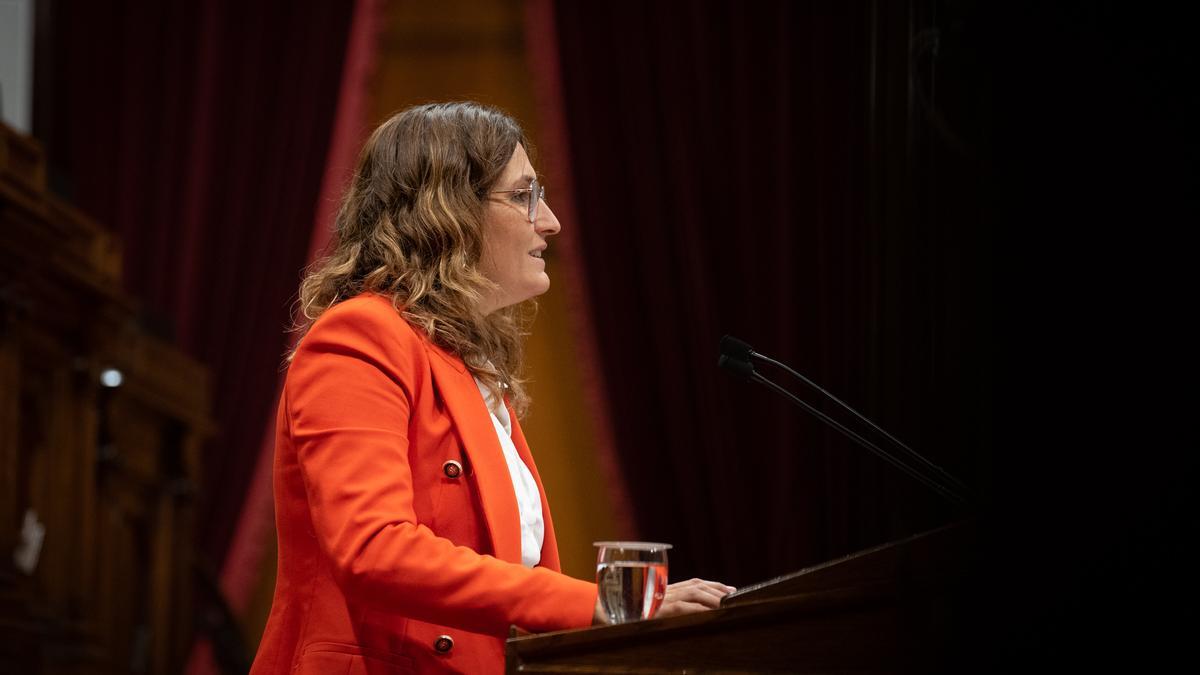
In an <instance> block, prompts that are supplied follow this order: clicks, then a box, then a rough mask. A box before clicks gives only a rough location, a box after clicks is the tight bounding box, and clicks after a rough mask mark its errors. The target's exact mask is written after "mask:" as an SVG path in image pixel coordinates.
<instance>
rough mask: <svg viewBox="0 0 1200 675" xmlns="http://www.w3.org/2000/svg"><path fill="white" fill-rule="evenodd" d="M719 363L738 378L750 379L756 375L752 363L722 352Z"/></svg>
mask: <svg viewBox="0 0 1200 675" xmlns="http://www.w3.org/2000/svg"><path fill="white" fill-rule="evenodd" d="M717 365H718V366H719V367H721V368H722V369H724V370H725V371H726V372H728V373H729V374H731V375H733V376H734V377H737V378H738V379H742V380H749V379H750V378H751V377H752V376H753V375H754V365H753V364H752V363H750V362H749V361H742V360H740V359H736V358H734V357H732V356H729V355H728V354H722V355H721V358H719V359H717Z"/></svg>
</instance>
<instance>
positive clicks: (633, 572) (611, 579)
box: [593, 541, 671, 623]
mask: <svg viewBox="0 0 1200 675" xmlns="http://www.w3.org/2000/svg"><path fill="white" fill-rule="evenodd" d="M593 545H594V546H595V547H596V548H597V551H596V584H597V585H598V586H599V587H600V608H601V609H602V610H603V611H604V613H605V614H606V615H607V616H608V620H609V622H610V623H628V622H630V621H641V620H642V619H649V618H650V617H652V616H654V613H655V612H657V611H658V607H659V605H661V604H662V601H663V594H664V593H665V592H666V590H667V550H668V549H670V548H671V545H670V544H658V543H654V542H647V541H598V542H595V544H593Z"/></svg>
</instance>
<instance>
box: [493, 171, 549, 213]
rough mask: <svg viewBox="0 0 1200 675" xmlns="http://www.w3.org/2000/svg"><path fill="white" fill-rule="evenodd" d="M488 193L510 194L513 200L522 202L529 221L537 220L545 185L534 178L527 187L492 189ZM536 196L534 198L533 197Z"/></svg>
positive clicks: (544, 193)
mask: <svg viewBox="0 0 1200 675" xmlns="http://www.w3.org/2000/svg"><path fill="white" fill-rule="evenodd" d="M488 194H511V195H514V196H513V200H514V201H516V202H517V203H518V204H523V205H524V206H525V209H526V211H527V212H528V214H529V222H531V223H535V222H537V212H538V204H540V203H541V202H542V200H543V199H545V198H546V187H545V186H544V185H542V184H541V183H539V182H538V179H536V178H534V179H533V180H531V181H529V187H527V188H518V189H516V190H492V191H491V192H489V193H488ZM534 196H536V199H534V198H533V197H534Z"/></svg>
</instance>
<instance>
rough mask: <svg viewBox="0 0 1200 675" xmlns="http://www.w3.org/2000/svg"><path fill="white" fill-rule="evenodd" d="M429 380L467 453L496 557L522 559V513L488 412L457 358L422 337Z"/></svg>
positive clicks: (469, 374)
mask: <svg viewBox="0 0 1200 675" xmlns="http://www.w3.org/2000/svg"><path fill="white" fill-rule="evenodd" d="M426 346H427V348H428V351H429V352H430V354H431V358H430V359H429V366H430V369H431V370H432V373H433V378H434V382H435V383H436V386H437V387H438V390H439V391H440V392H441V394H442V399H443V400H444V401H445V402H446V409H447V410H448V411H449V412H450V417H451V419H453V420H454V426H455V427H457V429H458V433H459V439H460V440H461V441H462V444H463V451H464V452H465V453H466V454H467V455H468V456H469V458H470V463H471V467H472V469H473V470H474V472H475V481H476V484H477V485H478V486H479V498H480V501H481V502H482V503H483V515H484V518H485V519H486V520H487V524H488V530H489V531H490V533H491V535H492V547H493V549H494V551H495V555H496V557H497V558H499V559H501V560H506V561H508V562H514V563H518V564H519V563H520V562H521V517H520V515H519V513H518V511H517V495H516V493H515V492H514V491H513V486H512V477H511V476H510V475H509V472H508V463H507V462H505V460H504V451H503V450H502V449H501V448H500V441H499V439H497V438H496V428H495V427H494V426H493V425H492V416H491V413H490V412H488V409H487V406H486V405H485V404H484V402H483V396H481V395H480V394H479V387H478V386H477V385H476V384H475V378H474V377H472V376H471V372H470V371H469V370H467V367H466V366H465V365H464V364H463V362H462V359H460V358H458V357H456V356H453V355H452V354H449V353H447V352H446V351H444V350H442V349H441V348H440V347H438V346H437V345H435V344H432V343H430V342H426Z"/></svg>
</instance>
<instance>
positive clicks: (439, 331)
mask: <svg viewBox="0 0 1200 675" xmlns="http://www.w3.org/2000/svg"><path fill="white" fill-rule="evenodd" d="M526 146H527V143H526V141H525V138H524V135H523V132H522V131H521V128H520V127H519V126H518V125H517V123H516V122H515V121H514V120H513V119H512V118H510V117H508V116H507V115H505V114H503V113H501V112H499V111H497V110H494V109H491V108H487V107H484V106H480V105H478V104H473V103H452V104H436V105H425V106H419V107H415V108H410V109H408V110H405V111H403V112H401V113H399V114H397V115H395V116H394V117H392V118H391V119H389V120H388V121H387V122H385V123H384V124H383V125H382V126H380V127H379V128H378V129H377V130H376V131H375V132H374V133H373V134H372V135H371V137H370V139H369V140H368V141H367V144H366V146H365V148H364V149H363V152H362V155H361V157H360V159H359V162H358V167H357V170H356V173H355V176H354V179H353V182H352V185H351V186H350V189H349V191H348V192H347V194H346V196H345V199H344V201H343V203H342V205H341V209H340V211H339V213H338V216H337V233H336V234H337V241H336V245H335V248H334V250H333V252H332V253H331V254H330V255H329V257H328V258H326V259H325V260H323V261H322V262H321V263H319V264H318V265H316V266H315V267H314V268H313V270H312V271H311V272H310V273H309V274H308V276H307V277H306V278H305V279H304V281H303V283H302V285H301V289H300V302H301V307H302V310H303V314H304V317H305V318H306V320H307V323H306V325H305V326H304V333H303V335H302V337H301V339H300V341H299V343H298V345H297V347H296V350H295V352H294V353H293V354H292V358H291V363H290V366H289V369H288V373H287V379H286V383H285V385H284V390H283V395H282V397H281V400H280V406H279V416H278V424H277V428H276V438H275V465H274V482H275V513H276V522H277V529H278V536H279V568H278V577H277V581H276V588H275V596H274V601H273V604H272V608H271V614H270V618H269V619H268V622H267V627H266V632H265V634H264V636H263V639H262V643H261V646H260V648H259V651H258V654H257V657H256V659H255V662H254V667H253V669H252V672H253V673H255V674H263V673H296V674H297V675H309V674H321V675H325V674H327V673H393V672H468V673H486V672H501V671H502V670H503V666H504V637H505V635H507V633H508V629H509V626H510V625H513V624H515V625H517V626H520V627H522V628H524V629H526V630H530V631H535V632H541V631H549V630H561V629H566V628H576V627H584V626H587V625H590V624H592V623H595V622H600V621H601V620H602V619H601V612H600V611H599V603H598V602H597V589H596V585H595V584H594V583H592V582H589V581H581V580H578V579H573V578H571V577H568V576H566V575H563V574H562V573H561V572H560V568H559V558H558V550H557V547H556V543H555V538H554V526H553V523H552V521H551V518H550V510H549V508H548V505H547V502H546V497H545V491H544V490H543V488H542V484H541V480H540V479H539V477H538V472H537V467H536V466H535V465H534V461H533V457H532V455H531V454H530V452H529V448H528V446H527V445H526V442H525V437H524V435H523V434H522V432H521V426H520V424H519V422H518V418H519V417H520V415H521V414H522V413H523V412H524V410H525V409H526V407H527V406H528V403H529V399H528V395H527V393H526V391H525V389H524V387H523V386H522V380H521V372H522V337H521V336H522V331H523V329H524V325H523V322H522V316H523V314H525V313H523V312H522V309H521V303H523V302H524V301H526V300H529V299H531V298H533V297H535V296H537V295H540V294H542V293H544V292H546V290H547V289H548V288H549V285H550V279H549V277H548V276H547V275H546V269H545V261H544V260H543V259H542V254H543V252H544V251H545V249H546V247H547V244H548V242H549V239H550V238H551V237H552V236H553V235H555V234H556V233H558V231H559V227H560V225H559V222H558V220H557V219H556V218H555V217H554V213H553V212H552V211H551V210H550V208H549V206H547V205H546V203H545V201H544V193H543V189H542V187H541V186H540V184H539V182H538V179H537V174H536V173H535V172H534V170H533V167H532V165H531V164H530V160H529V158H528V156H527V155H526V151H525V148H526ZM730 590H732V589H730V588H729V587H728V586H725V585H723V584H719V583H715V582H707V581H701V580H697V579H693V580H690V581H686V582H682V583H679V584H673V585H671V586H670V587H668V589H667V593H666V597H665V599H664V601H663V605H662V608H661V609H660V611H659V614H658V616H671V615H674V614H683V613H688V612H693V611H701V610H704V609H707V608H711V607H715V606H717V605H718V603H719V601H720V598H721V597H722V596H723V595H725V594H726V593H727V592H729V591H730Z"/></svg>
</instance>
